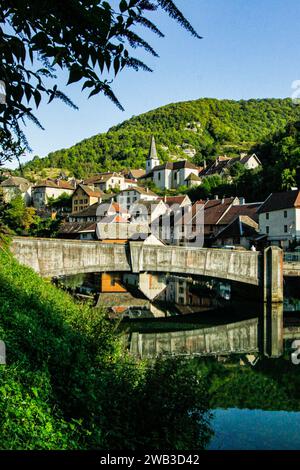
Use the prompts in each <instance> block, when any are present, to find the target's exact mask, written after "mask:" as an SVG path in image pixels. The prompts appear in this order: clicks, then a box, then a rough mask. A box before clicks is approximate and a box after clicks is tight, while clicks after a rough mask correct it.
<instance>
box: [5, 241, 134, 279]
mask: <svg viewBox="0 0 300 470" xmlns="http://www.w3.org/2000/svg"><path fill="white" fill-rule="evenodd" d="M11 251H12V252H13V254H14V255H15V256H16V258H17V259H18V261H19V262H20V263H21V264H25V265H27V266H30V267H31V268H33V269H34V270H35V271H36V272H37V273H39V274H40V275H41V276H43V277H55V276H67V275H72V274H78V273H91V272H104V271H108V272H110V271H131V266H130V261H129V259H128V255H127V252H126V247H125V246H124V245H118V244H110V243H107V244H104V243H99V242H89V241H87V242H85V241H79V240H58V239H51V238H25V237H15V238H14V239H13V242H12V246H11Z"/></svg>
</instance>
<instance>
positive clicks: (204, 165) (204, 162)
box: [203, 159, 207, 170]
mask: <svg viewBox="0 0 300 470" xmlns="http://www.w3.org/2000/svg"><path fill="white" fill-rule="evenodd" d="M206 167H207V165H206V159H204V161H203V168H204V170H206Z"/></svg>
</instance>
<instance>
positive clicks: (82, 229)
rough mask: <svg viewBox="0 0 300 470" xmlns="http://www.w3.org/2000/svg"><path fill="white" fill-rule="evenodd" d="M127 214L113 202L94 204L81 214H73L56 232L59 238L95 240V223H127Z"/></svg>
mask: <svg viewBox="0 0 300 470" xmlns="http://www.w3.org/2000/svg"><path fill="white" fill-rule="evenodd" d="M129 217H130V216H129V214H128V212H127V211H126V210H124V209H122V208H121V207H120V205H119V204H118V203H116V202H114V201H111V200H110V201H107V202H103V203H99V202H96V203H95V204H93V205H91V206H89V207H87V208H86V209H84V210H83V211H81V212H73V213H72V214H70V215H69V217H68V222H65V223H64V224H62V225H61V227H60V229H59V231H58V237H59V238H71V239H72V238H73V239H79V240H96V239H98V237H97V232H96V231H97V223H98V222H101V221H103V220H105V224H106V225H109V224H110V226H111V224H113V223H128V220H129Z"/></svg>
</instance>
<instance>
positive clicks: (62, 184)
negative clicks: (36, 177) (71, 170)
mask: <svg viewBox="0 0 300 470" xmlns="http://www.w3.org/2000/svg"><path fill="white" fill-rule="evenodd" d="M34 187H35V188H55V189H67V190H72V191H74V187H73V186H72V185H71V184H70V183H68V181H63V180H55V181H54V180H50V179H49V180H42V181H40V182H39V183H37V184H36V185H35V186H34Z"/></svg>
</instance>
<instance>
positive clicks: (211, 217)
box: [204, 197, 235, 225]
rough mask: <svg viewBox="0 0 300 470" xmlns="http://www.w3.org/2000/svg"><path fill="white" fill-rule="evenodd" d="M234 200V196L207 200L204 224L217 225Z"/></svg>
mask: <svg viewBox="0 0 300 470" xmlns="http://www.w3.org/2000/svg"><path fill="white" fill-rule="evenodd" d="M234 201H235V198H234V197H228V198H224V199H213V200H210V201H207V202H206V203H205V206H204V224H205V225H216V224H217V223H218V221H219V220H220V218H221V217H222V216H223V215H224V214H225V212H226V211H228V209H229V208H230V206H231V205H232V204H233V203H234Z"/></svg>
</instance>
